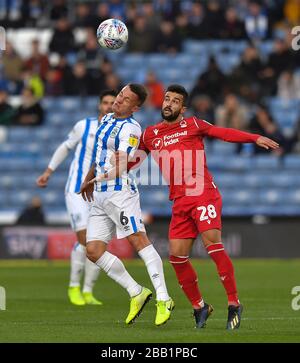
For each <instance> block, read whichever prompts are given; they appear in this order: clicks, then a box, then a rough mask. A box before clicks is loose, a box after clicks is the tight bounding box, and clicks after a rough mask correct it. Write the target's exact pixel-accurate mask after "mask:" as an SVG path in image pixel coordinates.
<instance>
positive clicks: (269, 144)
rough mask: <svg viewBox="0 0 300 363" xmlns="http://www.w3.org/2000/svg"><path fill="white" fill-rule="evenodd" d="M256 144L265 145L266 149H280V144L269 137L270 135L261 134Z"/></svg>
mask: <svg viewBox="0 0 300 363" xmlns="http://www.w3.org/2000/svg"><path fill="white" fill-rule="evenodd" d="M256 144H257V145H258V146H260V147H263V148H264V149H267V150H268V149H274V150H275V149H278V148H279V144H278V143H277V142H276V141H274V140H271V139H269V138H268V137H265V136H260V137H259V138H258V139H257V140H256Z"/></svg>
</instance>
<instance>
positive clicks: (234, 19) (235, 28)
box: [220, 7, 247, 40]
mask: <svg viewBox="0 0 300 363" xmlns="http://www.w3.org/2000/svg"><path fill="white" fill-rule="evenodd" d="M220 35H221V38H223V39H234V40H239V39H245V38H247V35H246V30H245V26H244V23H243V22H242V21H240V20H239V18H238V16H237V12H236V10H235V9H234V8H232V7H229V8H227V9H226V12H225V21H224V24H223V25H222V32H221V34H220Z"/></svg>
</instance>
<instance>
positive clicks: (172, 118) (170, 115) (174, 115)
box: [161, 108, 180, 122]
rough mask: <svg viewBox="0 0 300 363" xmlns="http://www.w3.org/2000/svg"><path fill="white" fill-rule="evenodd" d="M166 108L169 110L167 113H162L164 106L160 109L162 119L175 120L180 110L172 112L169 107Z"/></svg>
mask: <svg viewBox="0 0 300 363" xmlns="http://www.w3.org/2000/svg"><path fill="white" fill-rule="evenodd" d="M168 110H170V111H171V112H170V114H169V115H165V113H164V112H165V108H164V109H163V110H161V116H162V118H163V119H164V120H166V121H170V122H171V121H175V120H177V118H178V116H179V114H180V110H178V111H174V112H173V113H172V110H171V109H170V108H168Z"/></svg>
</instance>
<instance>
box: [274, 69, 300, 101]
mask: <svg viewBox="0 0 300 363" xmlns="http://www.w3.org/2000/svg"><path fill="white" fill-rule="evenodd" d="M277 96H278V97H281V98H286V99H293V98H298V99H300V75H298V76H296V74H294V73H293V71H292V70H286V71H283V72H282V73H281V75H280V77H279V79H278V87H277Z"/></svg>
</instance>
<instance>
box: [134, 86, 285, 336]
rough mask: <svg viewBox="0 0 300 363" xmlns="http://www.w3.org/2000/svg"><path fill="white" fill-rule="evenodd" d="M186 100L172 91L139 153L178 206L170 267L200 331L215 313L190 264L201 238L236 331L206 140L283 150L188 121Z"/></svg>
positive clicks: (235, 301)
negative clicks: (152, 166) (150, 160)
mask: <svg viewBox="0 0 300 363" xmlns="http://www.w3.org/2000/svg"><path fill="white" fill-rule="evenodd" d="M187 99H188V93H187V91H186V90H185V88H184V87H182V86H180V85H171V86H169V87H168V89H167V91H166V93H165V98H164V101H163V105H162V111H161V113H162V117H163V121H162V122H160V123H158V124H156V125H154V126H149V127H147V128H146V129H145V130H144V132H143V134H142V137H141V141H140V146H139V149H140V150H143V151H146V153H151V155H152V157H154V159H156V161H157V162H158V164H159V166H160V169H161V172H162V174H163V176H164V177H165V179H167V182H168V184H169V188H170V200H173V201H174V204H173V208H172V219H171V223H170V227H169V240H170V263H171V264H172V266H173V268H174V270H175V273H176V276H177V279H178V282H179V284H180V286H181V288H182V289H183V291H184V293H185V295H186V296H187V298H188V300H189V301H190V302H191V304H192V306H193V309H194V317H195V320H196V327H197V328H203V327H204V326H205V324H206V320H207V318H208V317H209V315H210V314H211V312H212V311H213V308H212V306H211V305H209V304H207V303H206V302H205V301H204V299H203V297H202V294H201V292H200V290H199V287H198V278H197V273H196V271H195V270H194V268H193V266H192V264H191V263H190V261H189V254H190V251H191V249H192V246H193V243H194V241H195V239H196V238H197V236H198V234H200V235H201V239H202V242H203V244H204V246H205V248H206V250H207V252H208V254H209V256H210V257H211V258H212V259H213V261H214V262H215V264H216V267H217V270H218V274H219V276H220V279H221V281H222V284H223V286H224V288H225V290H226V294H227V297H228V319H227V329H230V330H232V329H237V328H239V326H240V322H241V313H242V309H243V307H242V305H241V304H240V301H239V298H238V293H237V288H236V282H235V277H234V268H233V264H232V262H231V260H230V258H229V256H228V255H227V253H226V251H225V250H224V246H223V244H222V237H221V229H222V227H221V209H222V198H221V195H220V193H219V190H218V188H217V186H216V184H215V183H214V181H213V178H212V176H211V174H210V172H209V171H208V169H207V165H206V159H205V153H204V143H203V139H204V137H206V136H209V137H214V138H217V139H221V140H224V141H228V142H239V143H256V144H257V145H259V146H261V147H263V148H265V149H276V148H278V147H279V145H278V144H277V143H276V142H275V141H273V140H271V139H269V138H267V137H263V136H260V135H257V134H250V133H247V132H242V131H239V130H235V129H231V128H223V127H216V126H213V125H211V124H210V123H208V122H207V121H204V120H199V119H197V118H196V117H188V118H185V117H184V113H185V111H186V102H187ZM146 153H144V157H145V155H146ZM141 159H142V157H140V156H138V159H137V160H138V163H137V162H136V160H135V161H132V162H130V163H129V168H132V167H133V166H135V167H136V165H138V164H139V163H140V162H141ZM224 162H226V160H224ZM187 165H188V166H187Z"/></svg>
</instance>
